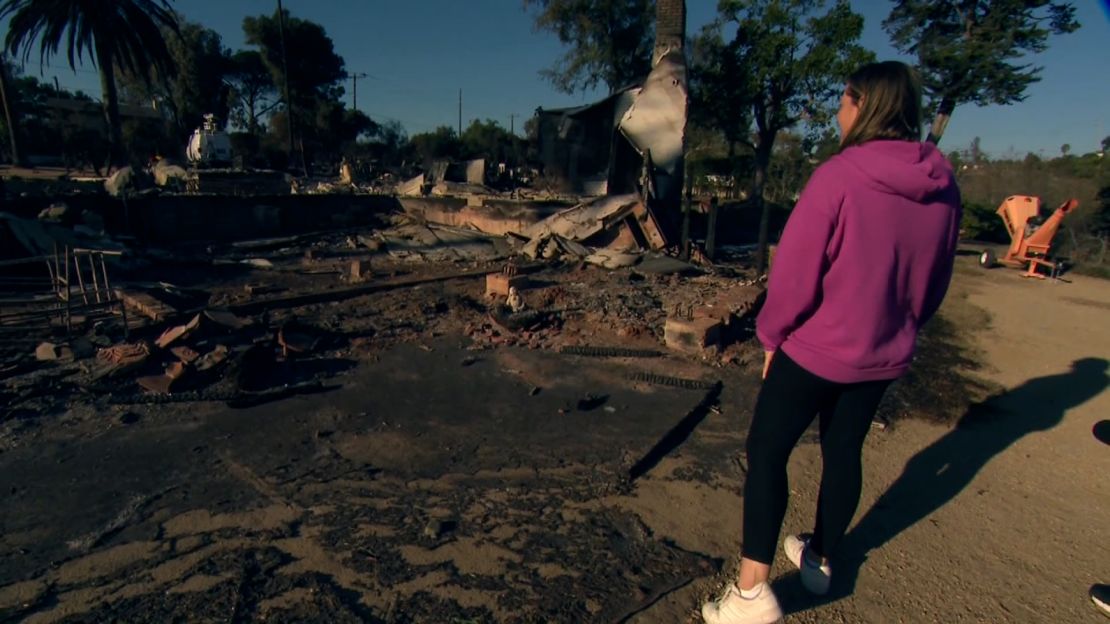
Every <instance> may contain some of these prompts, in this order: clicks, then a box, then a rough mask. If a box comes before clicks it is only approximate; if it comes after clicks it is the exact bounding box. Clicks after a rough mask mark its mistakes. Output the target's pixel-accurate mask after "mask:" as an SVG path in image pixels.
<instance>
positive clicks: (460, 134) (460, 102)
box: [459, 89, 462, 138]
mask: <svg viewBox="0 0 1110 624" xmlns="http://www.w3.org/2000/svg"><path fill="white" fill-rule="evenodd" d="M459 137H460V138H461V137H462V89H459Z"/></svg>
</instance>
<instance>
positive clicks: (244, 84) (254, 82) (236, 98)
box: [225, 50, 278, 134]
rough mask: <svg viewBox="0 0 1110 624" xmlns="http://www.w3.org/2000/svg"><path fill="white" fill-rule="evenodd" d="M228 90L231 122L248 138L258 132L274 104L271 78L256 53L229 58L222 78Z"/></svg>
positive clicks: (241, 53)
mask: <svg viewBox="0 0 1110 624" xmlns="http://www.w3.org/2000/svg"><path fill="white" fill-rule="evenodd" d="M225 79H226V80H227V83H228V85H229V86H230V87H231V91H230V96H231V121H232V123H233V124H234V125H235V126H237V127H239V128H244V129H246V130H247V132H250V133H251V134H260V133H261V132H262V123H261V122H260V121H259V120H260V119H261V117H262V116H263V115H265V114H267V113H269V112H270V111H271V110H272V109H273V108H274V107H275V106H277V104H278V100H277V99H276V96H277V88H276V87H275V86H274V78H273V76H272V75H271V74H270V70H269V69H268V68H267V67H266V63H265V62H264V61H263V60H262V55H261V54H260V53H259V52H258V51H256V50H240V51H238V52H236V53H235V54H233V55H232V57H231V69H230V70H229V71H228V73H227V76H226V78H225Z"/></svg>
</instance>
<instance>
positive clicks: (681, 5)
mask: <svg viewBox="0 0 1110 624" xmlns="http://www.w3.org/2000/svg"><path fill="white" fill-rule="evenodd" d="M685 43H686V0H656V3H655V49H656V50H657V51H658V50H659V49H660V48H671V49H675V48H681V47H683V45H684V44H685Z"/></svg>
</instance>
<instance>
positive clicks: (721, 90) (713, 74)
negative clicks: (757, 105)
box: [687, 23, 752, 178]
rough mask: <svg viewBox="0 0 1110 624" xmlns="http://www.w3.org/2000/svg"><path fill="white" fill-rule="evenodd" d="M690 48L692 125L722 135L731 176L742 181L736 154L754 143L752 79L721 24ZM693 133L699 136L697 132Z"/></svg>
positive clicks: (698, 37) (709, 27) (701, 35)
mask: <svg viewBox="0 0 1110 624" xmlns="http://www.w3.org/2000/svg"><path fill="white" fill-rule="evenodd" d="M733 43H734V42H733ZM691 48H692V50H691V63H690V84H689V89H690V123H691V126H693V127H694V128H712V129H714V130H716V131H717V132H719V133H720V135H721V136H722V137H723V138H724V140H725V145H726V146H727V150H728V162H729V164H730V166H731V168H732V171H731V172H730V173H731V174H732V175H734V176H736V177H737V178H739V171H738V167H739V166H740V164H739V161H737V159H736V151H737V148H738V147H740V146H741V145H750V142H751V141H750V138H751V128H752V107H751V105H750V102H749V94H750V93H751V85H750V84H748V82H747V80H748V79H749V78H751V77H752V76H751V75H749V74H747V73H745V72H743V71H741V68H740V67H739V65H738V63H740V61H741V58H740V55H739V54H738V53H737V50H735V49H734V48H733V47H732V44H730V43H727V42H726V41H725V40H724V35H723V32H722V28H721V24H719V23H717V24H710V25H709V26H707V27H706V28H705V29H703V30H702V32H701V33H700V34H699V35H698V36H697V37H695V38H694V41H693V45H692V46H691ZM687 134H688V135H689V134H690V133H689V132H688V133H687ZM693 134H694V136H697V132H694V133H693Z"/></svg>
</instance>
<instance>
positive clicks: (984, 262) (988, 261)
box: [979, 249, 998, 269]
mask: <svg viewBox="0 0 1110 624" xmlns="http://www.w3.org/2000/svg"><path fill="white" fill-rule="evenodd" d="M997 263H998V258H996V257H995V255H994V251H992V250H990V249H984V250H983V253H981V254H979V266H981V267H983V268H984V269H993V268H994V265H995V264H997Z"/></svg>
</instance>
